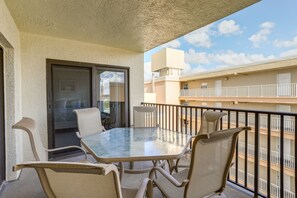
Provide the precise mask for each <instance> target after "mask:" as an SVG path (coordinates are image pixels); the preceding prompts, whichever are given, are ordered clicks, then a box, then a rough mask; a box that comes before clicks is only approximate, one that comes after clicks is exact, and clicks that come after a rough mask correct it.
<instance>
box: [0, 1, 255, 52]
mask: <svg viewBox="0 0 297 198" xmlns="http://www.w3.org/2000/svg"><path fill="white" fill-rule="evenodd" d="M5 2H6V5H7V7H8V9H9V10H10V12H11V15H12V16H13V18H14V20H15V22H16V24H17V26H18V28H19V30H20V31H23V32H29V33H33V34H41V35H46V36H54V37H60V38H66V39H72V40H79V41H84V42H90V43H94V44H101V45H106V46H111V47H117V48H123V49H128V50H133V51H139V52H145V51H148V50H150V49H152V48H154V47H157V46H159V45H161V44H163V43H166V42H168V41H170V40H173V39H176V38H178V37H180V36H182V35H185V34H187V33H189V32H191V31H194V30H196V29H198V28H200V27H203V26H205V25H207V24H209V23H212V22H214V21H216V20H219V19H220V18H223V17H225V16H227V15H230V14H232V13H234V12H236V11H238V10H241V9H243V8H245V7H247V6H249V5H251V4H254V3H256V2H258V0H143V1H140V0H5Z"/></svg>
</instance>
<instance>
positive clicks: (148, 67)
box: [144, 62, 152, 81]
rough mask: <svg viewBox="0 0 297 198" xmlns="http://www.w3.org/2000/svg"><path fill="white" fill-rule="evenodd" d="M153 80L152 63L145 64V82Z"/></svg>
mask: <svg viewBox="0 0 297 198" xmlns="http://www.w3.org/2000/svg"><path fill="white" fill-rule="evenodd" d="M151 79H152V62H145V63H144V81H148V80H151Z"/></svg>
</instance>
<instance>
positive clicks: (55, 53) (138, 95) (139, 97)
mask: <svg viewBox="0 0 297 198" xmlns="http://www.w3.org/2000/svg"><path fill="white" fill-rule="evenodd" d="M21 49H22V101H23V108H22V110H23V115H24V116H29V117H32V118H34V119H35V120H36V121H37V130H38V132H39V133H40V135H41V138H42V141H43V143H44V145H47V140H48V138H47V106H46V105H47V103H46V59H47V58H49V59H59V60H68V61H77V62H87V63H98V64H106V65H119V66H125V67H130V107H131V108H132V107H133V106H134V105H140V102H142V101H143V97H144V96H143V95H144V94H143V90H144V86H143V82H144V78H143V53H136V52H132V51H127V50H122V49H116V48H111V47H106V46H100V45H93V44H90V43H83V42H77V41H72V40H66V39H59V38H54V37H45V36H38V35H33V34H28V33H21ZM130 113H131V118H132V110H130ZM131 120H132V119H131ZM30 158H32V154H31V150H30V148H29V147H28V146H27V144H25V146H24V159H25V160H27V159H30Z"/></svg>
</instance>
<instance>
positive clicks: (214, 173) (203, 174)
mask: <svg viewBox="0 0 297 198" xmlns="http://www.w3.org/2000/svg"><path fill="white" fill-rule="evenodd" d="M243 130H250V127H239V128H232V129H227V130H222V131H215V132H213V133H210V134H209V135H206V134H201V135H197V136H196V137H195V139H194V142H193V149H192V153H191V164H190V168H189V169H184V170H182V171H180V172H178V173H175V174H172V175H170V174H169V173H168V172H166V171H165V170H164V169H161V168H159V167H155V168H153V169H152V171H151V172H150V178H153V177H154V173H155V172H159V173H161V175H162V176H159V177H158V179H154V180H153V183H154V185H156V186H157V187H158V188H159V189H160V191H161V192H162V193H163V194H164V196H166V197H170V198H180V197H187V198H202V197H205V196H210V195H213V194H216V193H218V194H220V193H222V192H223V191H224V188H225V187H226V180H227V175H228V171H229V168H230V166H231V162H232V159H233V156H234V151H235V147H236V143H237V139H238V135H239V133H240V132H241V131H243Z"/></svg>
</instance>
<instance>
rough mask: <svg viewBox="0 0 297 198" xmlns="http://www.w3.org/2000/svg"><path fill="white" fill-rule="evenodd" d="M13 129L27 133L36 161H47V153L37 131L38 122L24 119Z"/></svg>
mask: <svg viewBox="0 0 297 198" xmlns="http://www.w3.org/2000/svg"><path fill="white" fill-rule="evenodd" d="M12 128H13V129H21V130H22V131H25V132H27V134H28V136H29V140H30V144H31V149H32V152H33V155H34V157H35V160H37V161H47V160H48V157H47V152H46V150H45V147H44V146H43V144H42V142H41V139H40V135H39V133H38V132H37V131H36V122H35V120H33V119H32V118H27V117H23V118H22V119H21V120H20V121H19V122H17V123H16V124H14V125H13V126H12Z"/></svg>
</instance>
